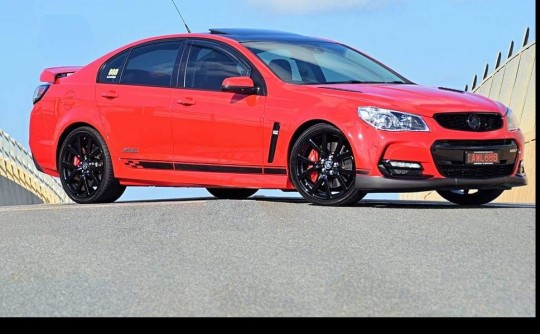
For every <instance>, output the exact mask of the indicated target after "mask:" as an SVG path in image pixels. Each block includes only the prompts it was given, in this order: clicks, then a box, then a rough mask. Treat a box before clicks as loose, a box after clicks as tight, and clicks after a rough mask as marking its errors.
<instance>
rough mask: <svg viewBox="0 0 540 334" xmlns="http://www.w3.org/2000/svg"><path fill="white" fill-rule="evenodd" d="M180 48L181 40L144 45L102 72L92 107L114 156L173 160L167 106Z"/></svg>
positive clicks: (149, 159) (130, 51) (122, 55)
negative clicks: (100, 120)
mask: <svg viewBox="0 0 540 334" xmlns="http://www.w3.org/2000/svg"><path fill="white" fill-rule="evenodd" d="M183 46H184V41H183V40H167V41H159V42H153V43H148V44H144V45H141V46H137V47H134V48H132V49H130V50H127V51H125V52H123V53H122V54H119V55H117V56H116V57H114V58H112V59H111V60H109V61H108V62H107V63H106V64H105V65H104V66H103V67H102V70H101V72H100V75H99V79H98V84H97V85H96V87H97V88H96V101H97V105H98V108H99V109H100V112H101V114H102V118H103V122H104V123H105V125H106V127H107V130H108V135H109V137H110V142H111V143H114V145H113V147H114V148H115V149H116V156H118V157H120V158H124V159H138V160H144V161H172V160H173V155H174V151H173V143H172V129H171V109H170V106H171V98H172V96H173V91H176V90H175V89H173V88H172V87H173V86H175V85H176V79H177V78H176V77H177V76H176V75H174V74H175V73H177V69H178V64H179V59H180V57H181V53H182V51H183V49H184V47H183Z"/></svg>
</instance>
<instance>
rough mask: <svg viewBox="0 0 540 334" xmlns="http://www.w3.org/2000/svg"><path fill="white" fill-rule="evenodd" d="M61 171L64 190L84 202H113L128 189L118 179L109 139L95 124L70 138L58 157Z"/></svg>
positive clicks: (78, 131)
mask: <svg viewBox="0 0 540 334" xmlns="http://www.w3.org/2000/svg"><path fill="white" fill-rule="evenodd" d="M58 171H59V173H60V181H61V182H62V186H63V188H64V191H65V192H66V193H67V195H68V196H69V197H70V198H71V199H72V200H73V201H75V202H77V203H80V204H89V203H111V202H114V201H116V200H117V199H118V198H120V196H122V194H123V193H124V190H125V189H126V187H125V186H122V185H120V184H119V183H118V180H116V179H115V178H114V173H113V167H112V162H111V156H110V154H109V150H108V148H107V145H106V144H105V141H104V140H103V138H102V137H101V135H100V134H99V132H97V131H96V130H95V129H93V128H91V127H87V126H85V127H80V128H77V129H75V130H73V131H72V132H71V133H70V134H69V135H68V136H67V137H66V139H65V140H64V142H63V143H62V146H61V148H60V154H59V156H58Z"/></svg>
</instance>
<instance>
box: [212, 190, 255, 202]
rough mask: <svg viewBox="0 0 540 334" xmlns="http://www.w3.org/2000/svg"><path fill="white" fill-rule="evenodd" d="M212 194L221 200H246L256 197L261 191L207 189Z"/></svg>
mask: <svg viewBox="0 0 540 334" xmlns="http://www.w3.org/2000/svg"><path fill="white" fill-rule="evenodd" d="M206 190H208V192H209V193H210V194H212V195H213V196H214V197H216V198H220V199H245V198H248V197H250V196H253V195H255V193H256V192H257V191H258V190H259V189H247V188H206Z"/></svg>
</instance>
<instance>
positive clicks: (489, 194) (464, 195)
mask: <svg viewBox="0 0 540 334" xmlns="http://www.w3.org/2000/svg"><path fill="white" fill-rule="evenodd" d="M503 192H504V190H501V189H478V190H477V191H476V192H474V193H470V190H468V189H465V190H450V191H443V190H438V191H437V193H438V194H439V195H441V197H442V198H444V199H445V200H447V201H449V202H452V203H454V204H458V205H483V204H487V203H489V202H492V201H494V200H495V199H496V198H497V197H499V196H500V195H501V194H502V193H503Z"/></svg>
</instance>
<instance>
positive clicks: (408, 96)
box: [317, 84, 506, 117]
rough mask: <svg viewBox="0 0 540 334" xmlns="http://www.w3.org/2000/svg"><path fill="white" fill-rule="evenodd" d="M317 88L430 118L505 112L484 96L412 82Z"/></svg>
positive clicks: (375, 105) (368, 103)
mask: <svg viewBox="0 0 540 334" xmlns="http://www.w3.org/2000/svg"><path fill="white" fill-rule="evenodd" d="M317 87H318V88H319V89H325V90H327V91H332V92H333V94H334V95H336V94H339V95H341V94H343V95H346V96H347V97H349V98H351V97H353V96H354V98H355V99H358V101H359V103H360V104H359V106H360V105H364V106H373V107H380V108H388V109H392V110H399V111H405V112H412V113H415V114H418V115H422V116H429V117H431V116H433V114H435V113H439V112H464V111H490V112H500V113H504V111H505V110H506V109H505V107H504V106H503V105H502V104H500V103H498V102H495V101H492V100H490V99H488V98H485V97H483V96H480V95H476V94H471V93H467V92H461V91H453V90H448V89H446V88H435V87H423V86H418V85H412V84H411V85H408V84H381V85H374V84H333V85H319V86H317ZM355 93H356V94H355ZM351 94H353V96H351Z"/></svg>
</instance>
